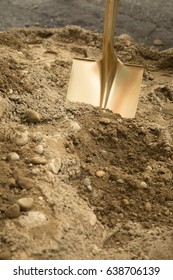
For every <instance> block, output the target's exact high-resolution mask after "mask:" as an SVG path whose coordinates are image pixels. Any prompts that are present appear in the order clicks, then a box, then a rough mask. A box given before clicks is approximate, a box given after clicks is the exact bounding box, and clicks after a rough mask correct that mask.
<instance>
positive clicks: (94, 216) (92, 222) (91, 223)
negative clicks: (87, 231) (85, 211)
mask: <svg viewBox="0 0 173 280" xmlns="http://www.w3.org/2000/svg"><path fill="white" fill-rule="evenodd" d="M96 222H97V217H96V215H95V214H94V213H92V212H91V213H90V225H91V226H92V227H94V226H95V224H96Z"/></svg>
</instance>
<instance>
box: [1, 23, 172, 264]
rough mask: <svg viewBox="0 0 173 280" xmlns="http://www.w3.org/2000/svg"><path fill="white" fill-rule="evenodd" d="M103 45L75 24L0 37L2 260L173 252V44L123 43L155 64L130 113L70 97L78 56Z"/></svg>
mask: <svg viewBox="0 0 173 280" xmlns="http://www.w3.org/2000/svg"><path fill="white" fill-rule="evenodd" d="M101 47H102V36H101V34H99V33H94V32H91V31H87V30H84V29H81V28H79V27H75V26H67V27H65V28H62V29H12V30H8V31H7V32H2V33H0V49H1V52H0V53H1V54H0V70H1V71H0V95H1V96H0V165H1V174H0V219H1V225H0V243H1V249H0V259H172V258H173V247H172V244H173V242H172V241H173V231H172V226H173V185H172V182H173V164H172V162H173V125H172V123H173V122H172V118H173V103H172V100H173V98H172V97H173V84H172V76H173V68H172V64H169V63H168V64H164V67H162V66H161V65H162V64H163V62H164V61H169V60H171V59H172V52H171V51H170V50H168V51H164V52H160V51H158V50H157V49H153V48H149V47H146V46H143V45H139V44H136V43H134V42H129V41H126V40H122V39H118V38H116V39H115V44H114V47H115V50H116V52H117V55H118V57H119V58H120V59H121V60H122V61H123V62H128V63H137V64H139V63H140V64H142V65H143V66H144V78H143V82H142V87H141V96H140V101H139V106H138V110H137V114H136V117H135V118H134V119H123V118H121V116H120V115H117V114H113V113H112V112H111V111H109V110H101V109H99V108H95V107H92V106H91V105H87V104H80V103H71V102H69V101H68V100H66V93H67V88H68V82H69V77H70V71H71V66H72V58H73V57H74V56H78V57H79V56H80V57H87V58H94V59H98V58H99V57H100V56H101ZM86 78H87V77H86Z"/></svg>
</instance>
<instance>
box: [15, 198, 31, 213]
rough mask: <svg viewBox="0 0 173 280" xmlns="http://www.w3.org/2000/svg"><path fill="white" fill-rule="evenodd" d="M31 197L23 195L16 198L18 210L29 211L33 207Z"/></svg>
mask: <svg viewBox="0 0 173 280" xmlns="http://www.w3.org/2000/svg"><path fill="white" fill-rule="evenodd" d="M33 202H34V200H33V198H31V197H23V198H20V199H18V201H17V204H18V205H19V206H20V210H23V211H29V210H31V209H32V207H33Z"/></svg>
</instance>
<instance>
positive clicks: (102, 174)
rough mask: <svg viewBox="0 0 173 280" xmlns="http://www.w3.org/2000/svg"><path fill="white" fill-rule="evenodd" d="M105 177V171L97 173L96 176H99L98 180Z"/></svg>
mask: <svg viewBox="0 0 173 280" xmlns="http://www.w3.org/2000/svg"><path fill="white" fill-rule="evenodd" d="M105 175H106V172H105V171H103V170H99V171H97V172H96V176H97V177H98V178H102V177H104V176H105Z"/></svg>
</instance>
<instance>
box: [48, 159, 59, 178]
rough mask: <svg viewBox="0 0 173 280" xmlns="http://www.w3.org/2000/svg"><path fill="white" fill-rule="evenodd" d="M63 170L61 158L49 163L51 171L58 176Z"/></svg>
mask: <svg viewBox="0 0 173 280" xmlns="http://www.w3.org/2000/svg"><path fill="white" fill-rule="evenodd" d="M60 169H61V159H60V158H57V159H52V160H51V161H50V162H49V170H50V171H51V172H52V173H53V174H55V175H57V174H58V172H59V171H60Z"/></svg>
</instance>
